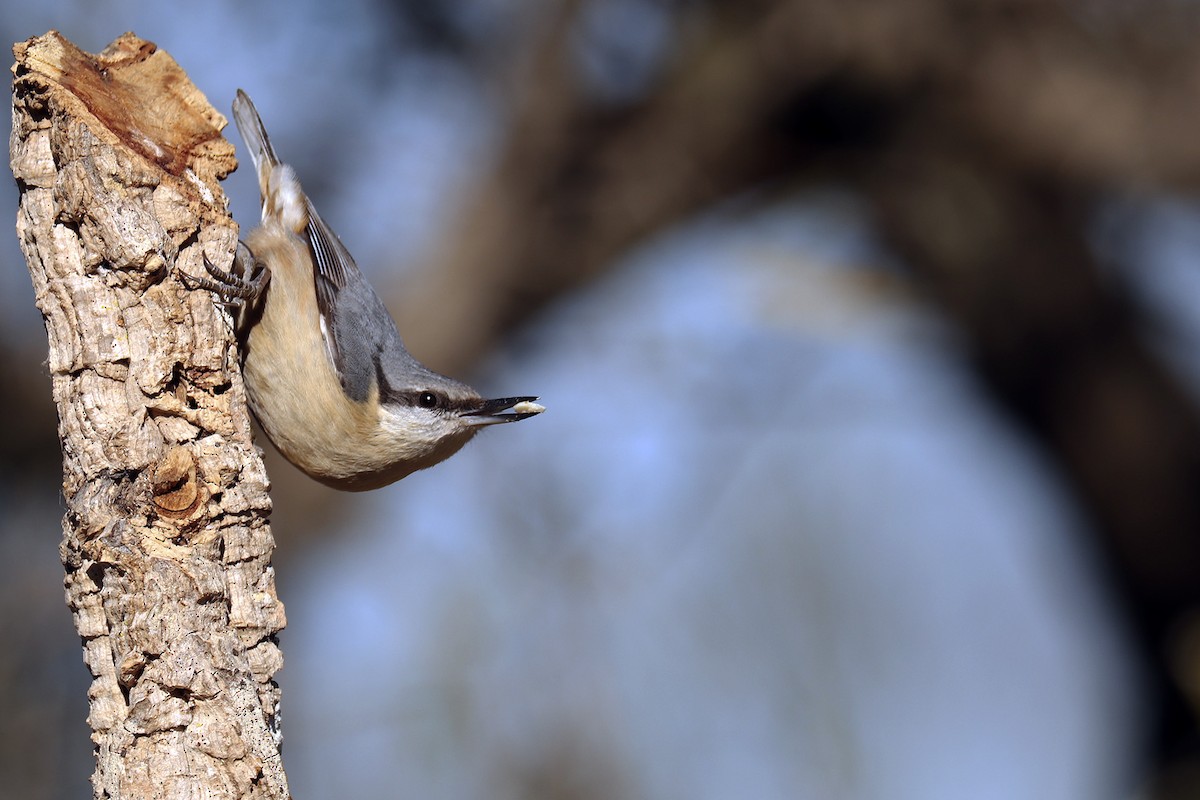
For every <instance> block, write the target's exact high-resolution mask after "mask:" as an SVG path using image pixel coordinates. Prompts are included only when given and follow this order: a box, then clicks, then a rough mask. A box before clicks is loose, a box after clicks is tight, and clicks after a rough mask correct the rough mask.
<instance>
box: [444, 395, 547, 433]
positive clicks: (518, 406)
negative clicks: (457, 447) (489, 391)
mask: <svg viewBox="0 0 1200 800" xmlns="http://www.w3.org/2000/svg"><path fill="white" fill-rule="evenodd" d="M534 400H537V398H536V397H501V398H498V399H496V400H484V401H483V402H482V403H480V404H479V408H477V409H475V410H474V411H468V412H467V413H466V414H464V415H463V419H464V420H465V421H466V422H468V423H470V424H471V425H476V426H482V425H495V424H497V423H500V422H517V421H519V420H523V419H528V418H529V417H534V416H537V415H538V414H540V413H542V412H543V411H545V410H546V408H545V407H544V406H540V405H538V404H537V403H535V402H533V401H534Z"/></svg>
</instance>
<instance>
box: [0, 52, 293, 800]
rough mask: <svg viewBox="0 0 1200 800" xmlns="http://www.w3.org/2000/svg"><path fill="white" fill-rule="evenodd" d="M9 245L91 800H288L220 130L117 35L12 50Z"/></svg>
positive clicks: (270, 586) (263, 511)
mask: <svg viewBox="0 0 1200 800" xmlns="http://www.w3.org/2000/svg"><path fill="white" fill-rule="evenodd" d="M14 53H15V55H16V64H15V66H14V67H13V73H14V75H15V82H14V85H13V107H14V113H13V133H12V139H11V142H10V146H11V159H12V169H13V174H14V175H15V177H16V178H17V184H18V187H19V189H20V194H21V199H20V210H19V213H18V219H17V233H18V236H19V238H20V241H21V247H22V249H23V251H24V253H25V257H26V260H27V261H28V265H29V271H30V275H31V277H32V279H33V285H34V289H35V292H36V297H37V304H38V308H40V309H41V311H42V314H43V315H44V317H45V323H46V332H47V336H48V339H49V357H48V362H47V363H48V365H49V370H50V374H51V379H52V384H53V393H54V400H55V402H56V404H57V407H58V413H59V434H60V437H61V441H62V450H63V495H64V497H65V503H66V508H67V511H66V515H65V517H64V519H63V534H64V535H63V542H62V559H63V564H64V565H65V567H66V571H67V576H66V581H65V583H66V597H67V602H68V604H69V606H70V608H71V610H72V612H73V613H74V619H75V625H76V628H77V629H78V631H79V634H80V636H81V637H82V639H83V644H84V661H85V662H86V664H87V666H88V669H90V670H91V673H92V675H93V676H94V680H93V682H92V685H91V689H90V690H89V692H88V698H89V701H90V704H91V705H90V713H89V715H88V723H89V724H90V725H91V728H92V740H93V742H94V743H95V746H96V757H97V763H96V772H95V774H94V776H93V785H94V793H95V797H97V798H134V797H136V798H149V797H164V798H165V797H171V798H174V797H179V798H185V797H186V798H192V797H206V798H264V799H265V798H286V797H287V796H288V790H287V781H286V778H285V776H284V772H283V767H282V764H281V761H280V757H279V744H280V732H279V726H278V723H279V717H278V712H279V687H278V686H277V685H276V684H275V682H274V680H273V676H274V674H275V672H276V671H277V670H278V669H279V668H280V666H281V665H282V655H281V653H280V651H279V648H278V647H277V645H276V642H275V634H276V633H278V632H279V631H280V630H281V629H282V628H283V626H284V623H285V619H284V611H283V605H282V604H281V603H280V602H279V600H278V599H277V597H276V594H275V588H274V574H273V571H272V568H271V562H270V559H271V553H272V551H273V549H274V542H273V540H272V537H271V532H270V528H269V526H268V524H267V516H268V513H269V511H270V500H269V498H268V495H267V489H268V484H267V477H266V473H265V471H264V469H263V465H262V461H261V459H260V457H259V454H258V453H257V452H256V450H255V448H254V446H253V444H252V442H251V434H250V420H249V417H248V413H247V410H246V403H245V396H244V390H243V386H242V382H241V376H240V374H239V372H238V369H237V352H236V347H235V343H234V338H233V335H232V332H231V329H230V326H229V322H228V319H227V318H226V316H225V315H224V314H222V313H221V312H220V310H219V309H218V307H216V306H215V305H214V303H213V298H212V296H211V295H210V294H209V293H208V292H204V291H191V290H189V289H188V288H187V285H186V284H185V283H184V282H183V281H182V280H181V277H180V271H181V270H182V271H185V272H190V273H192V274H196V273H197V272H199V271H202V267H201V264H202V256H201V254H202V252H203V253H207V254H208V256H209V258H210V259H211V260H212V261H213V262H214V263H217V264H222V265H228V264H229V263H230V261H231V259H232V255H233V249H234V245H235V243H236V240H237V227H236V226H235V224H234V223H233V221H232V220H231V219H230V217H229V215H228V211H227V208H226V198H225V196H224V194H223V193H222V191H221V188H220V186H219V185H218V183H217V181H218V180H220V179H221V178H223V177H224V176H225V175H227V174H228V173H229V172H230V171H232V170H233V168H234V166H235V164H236V162H235V159H234V154H233V147H232V146H231V145H230V144H229V143H228V142H227V141H225V139H224V138H223V137H222V136H221V129H222V128H223V127H224V125H225V119H224V117H222V116H221V115H220V114H219V113H217V112H216V111H215V110H214V109H213V108H212V107H211V106H210V105H209V103H208V101H207V100H206V99H205V97H204V96H203V95H202V94H201V93H200V92H199V91H198V90H197V89H196V87H195V86H193V85H192V84H191V82H190V81H189V80H188V79H187V76H186V75H185V74H184V72H183V71H182V70H181V69H180V68H179V66H178V65H177V64H176V63H175V62H174V61H173V60H172V59H171V57H170V56H169V55H167V54H166V53H165V52H163V51H162V50H159V49H157V48H156V47H155V45H154V44H152V43H150V42H146V41H143V40H141V39H138V38H137V37H136V36H134V35H132V34H126V35H124V36H122V37H121V38H119V39H117V40H116V41H115V42H113V43H112V44H111V45H110V46H109V47H108V48H107V49H106V50H105V51H104V52H103V53H100V54H98V55H90V54H87V53H84V52H82V51H80V50H79V49H78V48H76V47H75V46H74V45H72V44H71V43H70V42H68V41H67V40H65V39H64V38H63V37H61V36H60V35H59V34H57V33H56V32H53V31H52V32H50V33H48V34H46V35H45V36H42V37H38V38H35V39H30V40H29V41H27V42H23V43H20V44H18V45H16V46H15V48H14Z"/></svg>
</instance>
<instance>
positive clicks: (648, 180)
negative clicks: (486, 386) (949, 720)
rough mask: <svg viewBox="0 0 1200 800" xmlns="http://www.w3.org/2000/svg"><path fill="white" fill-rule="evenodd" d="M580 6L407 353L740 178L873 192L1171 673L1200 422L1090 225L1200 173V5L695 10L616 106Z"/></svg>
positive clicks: (896, 239)
mask: <svg viewBox="0 0 1200 800" xmlns="http://www.w3.org/2000/svg"><path fill="white" fill-rule="evenodd" d="M586 5H587V4H586V3H582V2H580V3H573V4H566V5H564V6H562V8H561V10H560V12H559V17H558V18H557V19H556V20H555V22H554V23H553V24H551V25H548V26H546V27H545V29H544V30H543V31H541V32H540V33H539V35H538V38H537V41H536V42H535V43H534V44H533V49H534V55H533V57H532V58H531V59H529V61H528V63H526V64H524V65H523V68H522V69H521V70H520V72H519V73H518V74H517V75H516V76H515V77H514V78H513V80H512V84H513V85H514V86H516V87H519V88H516V89H515V90H514V94H515V97H516V100H515V102H514V111H513V115H512V121H511V125H510V127H509V130H508V133H507V138H506V140H505V144H504V146H503V147H502V148H501V151H500V153H499V156H498V159H497V163H496V166H495V169H494V170H493V171H492V173H491V174H490V175H489V176H487V177H486V178H484V179H483V181H482V182H481V184H480V185H479V186H477V187H475V189H474V190H472V191H471V192H469V193H468V196H469V197H470V198H471V203H470V205H469V206H468V207H467V208H466V209H465V211H464V216H463V218H462V219H461V221H460V222H459V223H458V224H456V225H455V227H454V230H453V231H452V232H451V235H450V236H448V237H447V239H446V241H445V243H444V246H443V247H442V248H441V251H440V252H441V255H440V258H437V259H435V260H434V262H433V263H431V264H430V265H429V267H428V269H427V270H426V271H425V272H423V273H422V274H421V275H420V276H419V282H420V291H416V292H412V293H409V294H408V296H407V298H406V300H402V301H401V302H404V308H403V311H402V315H403V316H402V318H403V319H405V320H406V336H407V337H408V338H409V340H410V344H411V345H412V346H413V349H414V351H416V352H420V353H422V354H423V355H427V356H428V357H429V359H430V360H431V361H432V362H433V363H437V364H439V365H444V366H448V367H452V366H453V365H461V364H462V363H464V362H467V361H470V360H471V359H472V358H474V357H475V356H476V355H478V354H479V353H480V352H482V351H484V350H485V349H486V347H487V345H488V343H489V342H493V341H497V340H499V339H500V338H502V337H503V335H504V334H505V333H506V332H507V331H509V330H511V329H512V328H513V327H514V326H516V325H518V324H520V323H521V322H522V321H524V320H526V319H528V318H529V317H530V316H531V315H532V314H533V313H535V312H536V311H537V310H538V309H540V308H541V307H543V306H544V305H545V304H547V303H548V302H550V301H551V300H553V299H554V298H555V297H557V296H558V295H560V294H562V293H565V292H567V291H569V290H571V289H572V288H574V287H577V286H579V285H581V284H583V283H586V282H587V281H589V280H591V279H593V278H594V277H595V276H596V275H598V274H599V273H600V272H602V271H603V270H605V269H607V268H609V267H610V266H611V264H612V263H613V261H614V259H615V257H617V256H618V255H619V254H620V253H622V252H623V251H625V250H627V249H628V248H630V247H631V246H633V245H634V244H635V243H636V242H638V241H639V240H640V239H642V238H643V237H646V236H648V235H650V234H652V233H654V232H656V231H659V230H662V229H663V228H664V227H666V226H668V225H671V224H673V223H676V222H678V221H681V220H684V219H686V218H688V217H689V216H690V215H693V214H695V213H696V212H698V211H700V210H703V209H705V208H707V207H710V206H711V205H712V204H713V203H714V202H717V201H719V200H721V199H723V198H728V197H732V196H736V195H737V194H739V193H744V192H747V191H751V190H756V189H762V188H764V187H766V188H769V189H772V190H773V191H787V190H788V189H790V188H795V187H798V186H804V185H812V184H815V183H836V184H839V185H849V186H851V187H854V188H856V189H857V190H858V191H859V192H860V193H861V194H862V196H863V197H864V198H865V199H866V200H867V202H868V204H869V206H870V208H871V209H872V212H873V214H874V216H875V218H876V221H877V223H878V225H879V227H880V229H881V230H882V232H883V234H884V235H885V237H886V238H887V240H888V241H889V242H890V243H891V245H892V246H893V247H894V248H895V249H896V251H897V252H898V253H899V254H901V255H902V256H903V258H904V259H905V260H906V263H907V264H908V266H909V268H910V269H911V272H912V275H913V277H914V279H915V280H916V281H917V282H918V283H920V284H921V285H923V286H924V287H925V288H926V289H927V290H928V293H929V296H930V297H931V298H933V299H934V300H936V301H937V302H939V303H940V304H941V305H942V306H943V308H944V309H945V311H946V312H947V314H948V315H949V316H950V317H951V318H952V319H954V320H956V321H957V323H958V324H959V325H960V327H961V329H962V330H963V331H964V332H965V334H966V335H967V336H968V337H969V344H970V348H971V350H972V353H973V357H974V363H975V365H976V367H977V369H978V371H979V374H980V376H981V378H982V379H983V381H984V383H985V384H986V385H988V386H990V387H992V388H993V389H994V391H995V394H996V397H997V398H998V400H999V401H1000V402H1001V403H1002V404H1003V405H1004V407H1006V408H1007V409H1008V411H1009V412H1010V413H1011V415H1012V416H1013V417H1014V418H1015V419H1017V420H1020V421H1021V422H1022V423H1023V424H1024V426H1025V427H1026V428H1027V429H1028V430H1029V431H1030V432H1031V433H1033V434H1034V435H1035V436H1036V437H1037V438H1038V439H1039V440H1040V441H1041V442H1042V444H1043V445H1044V447H1045V448H1046V450H1047V451H1048V452H1050V453H1051V454H1053V456H1054V457H1055V458H1056V459H1057V461H1058V463H1059V464H1060V465H1061V466H1062V469H1063V471H1064V473H1065V474H1066V475H1067V476H1068V478H1069V480H1070V481H1071V483H1072V484H1073V486H1074V488H1075V490H1076V492H1077V496H1078V497H1079V498H1080V500H1081V501H1082V503H1083V505H1084V507H1085V509H1086V511H1087V512H1088V514H1089V515H1090V518H1091V522H1092V523H1093V525H1094V529H1095V530H1096V532H1097V533H1098V535H1099V536H1100V537H1101V539H1102V541H1103V543H1104V545H1105V550H1106V551H1107V553H1108V554H1109V555H1110V557H1111V563H1112V564H1113V566H1114V572H1115V574H1116V575H1117V578H1118V584H1119V586H1120V587H1121V588H1122V589H1123V590H1124V593H1125V597H1126V599H1127V601H1128V603H1129V608H1130V609H1131V611H1132V612H1133V613H1132V616H1133V617H1134V619H1135V621H1136V624H1137V626H1138V630H1139V632H1140V636H1141V639H1142V643H1143V645H1144V646H1145V653H1146V654H1147V657H1148V659H1149V660H1150V661H1151V662H1152V663H1153V664H1155V665H1156V667H1157V669H1158V673H1159V676H1160V678H1161V679H1162V683H1161V685H1162V686H1164V687H1171V686H1172V685H1173V683H1172V677H1173V676H1172V669H1173V667H1172V665H1171V656H1170V655H1169V653H1170V652H1171V651H1172V650H1173V648H1174V646H1175V642H1174V640H1173V637H1174V636H1176V635H1177V634H1178V632H1179V631H1180V629H1181V628H1182V627H1184V623H1185V622H1186V621H1187V620H1188V619H1191V618H1192V615H1193V613H1194V612H1195V610H1196V609H1197V608H1198V607H1200V542H1198V541H1197V538H1198V533H1200V493H1198V492H1197V491H1196V489H1195V487H1196V486H1197V485H1200V418H1198V415H1197V410H1196V407H1195V404H1194V403H1193V401H1192V399H1191V398H1190V397H1189V396H1188V395H1187V394H1186V393H1185V391H1184V390H1183V389H1182V387H1181V386H1180V385H1179V383H1178V381H1177V380H1176V379H1175V378H1174V376H1172V375H1171V374H1170V373H1169V372H1168V371H1167V370H1166V369H1164V367H1163V366H1162V365H1161V364H1160V363H1159V361H1158V359H1157V358H1156V357H1155V355H1154V354H1153V353H1152V352H1151V351H1150V350H1149V349H1148V348H1147V346H1146V344H1145V343H1144V342H1143V341H1142V339H1141V338H1140V336H1139V327H1138V322H1139V318H1138V309H1136V308H1135V307H1133V306H1132V304H1131V302H1130V301H1129V299H1128V298H1127V297H1126V296H1124V294H1123V293H1122V291H1121V287H1120V286H1119V285H1114V284H1113V283H1112V282H1111V281H1106V280H1104V279H1102V277H1101V274H1100V271H1099V269H1098V265H1097V263H1096V260H1095V256H1094V255H1093V254H1092V253H1091V252H1090V250H1089V248H1088V246H1087V233H1088V230H1087V229H1088V226H1089V224H1090V212H1091V211H1092V209H1093V208H1094V206H1095V205H1096V204H1098V203H1099V202H1101V201H1102V200H1103V199H1104V197H1105V193H1106V192H1112V193H1119V192H1122V191H1131V190H1140V189H1144V188H1145V187H1147V186H1149V187H1157V188H1158V189H1160V190H1165V191H1170V190H1187V189H1191V188H1193V187H1194V186H1195V185H1196V183H1197V179H1198V178H1200V148H1197V147H1195V145H1194V141H1195V131H1196V130H1198V129H1200V103H1197V102H1196V97H1197V95H1198V94H1200V51H1198V50H1197V49H1196V48H1195V47H1194V41H1195V36H1196V34H1197V33H1200V8H1197V7H1196V6H1194V5H1190V4H1179V3H1173V2H1167V0H1154V1H1153V2H1148V3H1142V4H1138V5H1137V7H1136V10H1135V9H1133V8H1132V7H1130V8H1126V7H1125V6H1123V5H1122V4H1119V3H1118V4H1112V3H1095V2H1088V1H1087V0H1051V1H1050V2H1030V1H1029V0H982V2H970V3H963V2H955V0H917V1H916V2H897V1H896V0H865V1H864V2H855V3H845V2H841V1H840V0H785V1H783V2H752V3H741V4H738V3H730V2H694V3H676V4H671V8H672V10H673V13H674V14H675V17H676V18H675V28H676V31H677V32H678V41H677V42H676V44H675V46H674V49H673V57H672V59H671V61H670V63H669V66H668V68H667V69H666V70H664V71H663V73H662V74H661V76H660V78H659V80H658V81H657V82H656V83H654V84H653V85H652V86H651V88H650V89H649V90H648V91H647V92H646V93H645V94H644V95H642V96H641V97H639V98H637V99H636V101H634V102H630V103H628V104H624V105H619V106H616V107H612V106H605V105H603V104H599V103H597V102H596V101H595V100H594V98H593V97H592V96H591V95H589V93H588V92H587V91H586V90H585V88H584V86H583V82H582V81H581V80H580V78H579V76H578V74H577V72H576V71H575V70H573V69H572V67H571V64H572V63H573V62H572V59H571V54H572V48H574V47H578V46H579V45H578V42H577V40H576V39H574V38H573V32H574V27H573V26H574V22H575V20H574V15H576V14H577V13H578V11H579V10H580V9H581V8H583V7H585V6H586ZM410 331H411V333H410ZM1186 668H1187V669H1189V670H1191V671H1192V672H1194V673H1196V674H1200V665H1197V664H1194V663H1191V664H1188V665H1186ZM1174 677H1178V674H1176V675H1175V676H1174ZM1181 696H1182V695H1181V694H1179V693H1178V692H1176V691H1175V690H1174V689H1173V688H1165V689H1164V694H1163V702H1162V704H1161V709H1160V710H1161V711H1162V718H1163V726H1162V741H1161V743H1160V744H1161V746H1162V748H1163V752H1174V751H1177V750H1178V748H1179V747H1180V746H1182V745H1183V744H1185V743H1189V742H1190V743H1192V745H1193V746H1194V741H1195V739H1194V734H1195V731H1196V726H1195V716H1194V710H1193V709H1190V708H1188V707H1187V706H1186V705H1184V704H1183V703H1182V702H1181V699H1180V698H1181Z"/></svg>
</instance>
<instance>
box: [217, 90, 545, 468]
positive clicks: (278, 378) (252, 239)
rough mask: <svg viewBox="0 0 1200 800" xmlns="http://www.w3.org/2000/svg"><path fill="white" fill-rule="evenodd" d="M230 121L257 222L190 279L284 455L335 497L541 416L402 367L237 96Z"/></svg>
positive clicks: (343, 258)
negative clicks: (245, 161)
mask: <svg viewBox="0 0 1200 800" xmlns="http://www.w3.org/2000/svg"><path fill="white" fill-rule="evenodd" d="M233 119H234V122H235V124H236V126H237V129H238V131H239V133H240V134H241V137H242V140H243V141H244V142H245V144H246V147H247V150H248V153H249V156H250V161H251V162H252V163H253V166H254V170H255V174H256V176H257V178H258V185H259V190H260V195H261V201H262V220H261V224H260V225H259V226H258V227H256V228H255V229H254V230H252V231H250V233H249V234H248V235H247V236H246V237H245V239H244V241H242V242H239V243H238V246H237V249H236V253H235V257H234V264H233V268H232V270H224V269H221V268H219V267H217V266H215V265H214V264H212V262H210V261H209V260H208V258H207V256H206V257H205V258H204V266H205V269H206V270H207V272H208V273H209V275H210V276H212V277H211V279H200V280H201V283H202V284H203V285H204V286H205V287H206V288H209V289H211V290H212V291H215V292H217V294H218V295H220V296H221V297H222V298H223V299H224V300H226V301H227V302H230V303H233V304H236V305H239V306H241V309H240V311H239V314H238V327H239V338H240V339H241V341H242V372H243V376H244V379H245V385H246V394H247V398H248V401H249V405H250V408H251V410H252V411H253V413H254V416H255V418H257V420H258V422H259V424H260V426H261V427H262V430H263V431H264V432H265V433H266V435H267V437H268V438H269V439H270V440H271V442H272V444H273V445H274V446H275V448H276V449H277V450H278V451H279V452H280V453H281V454H282V455H283V456H284V458H286V459H287V460H288V461H289V462H291V463H292V464H294V465H295V466H296V467H298V468H299V469H300V470H302V471H303V472H304V473H306V474H307V475H309V476H310V477H312V478H314V479H315V480H317V481H320V482H321V483H324V484H326V485H329V486H332V487H334V488H336V489H341V490H345V491H365V490H369V489H377V488H380V487H382V486H387V485H388V484H391V483H393V482H395V481H398V480H400V479H401V478H404V477H405V476H407V475H410V474H412V473H413V472H416V471H417V470H422V469H426V468H428V467H431V466H433V465H435V464H438V463H440V462H441V461H443V460H445V459H446V458H449V457H450V456H452V455H454V454H455V453H456V452H458V451H459V450H460V449H461V448H462V447H463V445H465V444H466V443H467V442H468V441H470V440H471V439H472V438H473V437H474V436H475V434H477V433H478V432H479V431H481V430H482V429H484V428H485V427H489V426H492V425H496V424H500V423H509V422H516V421H519V420H523V419H528V418H529V417H532V416H535V415H537V414H540V413H541V412H542V411H544V410H545V409H544V407H543V406H541V405H539V404H538V403H536V402H535V401H536V400H537V399H538V398H537V397H535V396H528V397H503V398H496V399H485V398H484V397H483V396H481V395H480V394H479V393H478V392H477V391H475V390H474V389H472V388H471V387H470V386H468V385H467V384H465V383H462V382H461V381H457V380H455V379H453V378H449V377H447V376H445V375H441V374H439V373H437V372H435V371H433V370H431V369H429V368H428V367H426V366H425V365H423V364H422V363H421V362H419V361H418V360H417V359H416V358H414V357H413V356H412V354H410V353H409V352H408V350H407V349H406V348H405V346H404V343H403V341H402V340H401V337H400V333H399V331H398V329H397V327H396V323H395V320H394V319H393V318H392V316H391V315H390V314H389V313H388V310H387V308H386V307H385V306H384V303H383V301H382V300H381V299H380V297H379V295H378V294H377V293H376V292H375V290H374V289H373V288H372V287H371V285H370V284H369V283H368V282H367V280H366V277H365V276H364V275H363V274H362V272H361V271H360V270H359V268H358V266H357V264H355V262H354V259H353V258H352V257H351V255H350V252H349V251H348V250H347V249H346V246H345V245H344V244H342V241H341V239H339V238H338V236H337V235H336V234H335V233H334V232H333V230H332V229H331V228H330V227H329V225H328V224H327V223H326V222H325V221H324V220H323V219H322V218H321V216H320V214H318V213H317V210H316V208H315V207H314V206H313V203H312V200H310V199H309V198H308V196H307V195H305V193H304V191H303V189H302V188H301V186H300V181H299V179H298V178H297V176H296V172H295V170H294V169H293V168H292V167H291V166H289V165H288V164H285V163H283V162H281V161H280V160H279V158H278V157H277V156H276V154H275V150H274V148H273V147H272V145H271V140H270V139H269V138H268V136H267V131H266V128H265V127H264V126H263V122H262V118H261V117H260V116H259V114H258V111H257V110H256V109H255V107H254V104H253V103H252V102H251V100H250V98H249V96H248V95H247V94H246V93H245V92H244V91H242V90H241V89H239V90H238V91H237V96H236V99H235V100H234V102H233Z"/></svg>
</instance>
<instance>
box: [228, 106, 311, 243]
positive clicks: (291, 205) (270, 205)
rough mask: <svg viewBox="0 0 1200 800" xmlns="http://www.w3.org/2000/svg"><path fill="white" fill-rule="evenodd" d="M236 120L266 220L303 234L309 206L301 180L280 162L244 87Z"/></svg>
mask: <svg viewBox="0 0 1200 800" xmlns="http://www.w3.org/2000/svg"><path fill="white" fill-rule="evenodd" d="M233 121H234V124H236V125H237V129H238V133H240V134H241V135H242V141H244V142H245V143H246V148H247V149H248V150H249V153H250V160H251V161H252V162H253V163H254V172H255V174H256V175H257V177H258V190H259V192H260V193H261V195H262V218H263V222H266V221H267V220H269V219H276V220H278V221H279V222H280V223H282V224H283V225H284V226H285V227H287V228H289V229H291V230H293V231H295V232H296V233H300V232H301V231H303V230H304V229H305V227H306V226H307V225H308V206H307V201H306V200H305V198H304V192H303V191H302V190H301V189H300V180H299V179H298V178H297V177H296V173H295V172H294V171H293V170H292V168H291V167H290V166H288V165H287V164H284V163H281V162H280V160H279V157H278V156H276V155H275V148H273V147H272V146H271V139H270V137H268V136H267V129H266V128H265V127H264V126H263V121H262V117H260V116H259V115H258V110H257V109H255V107H254V103H252V102H251V101H250V97H249V95H247V94H246V93H245V92H243V91H242V90H241V89H238V91H237V97H236V98H234V101H233Z"/></svg>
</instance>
